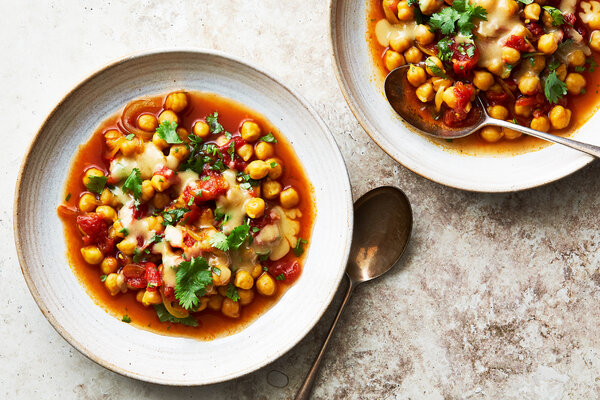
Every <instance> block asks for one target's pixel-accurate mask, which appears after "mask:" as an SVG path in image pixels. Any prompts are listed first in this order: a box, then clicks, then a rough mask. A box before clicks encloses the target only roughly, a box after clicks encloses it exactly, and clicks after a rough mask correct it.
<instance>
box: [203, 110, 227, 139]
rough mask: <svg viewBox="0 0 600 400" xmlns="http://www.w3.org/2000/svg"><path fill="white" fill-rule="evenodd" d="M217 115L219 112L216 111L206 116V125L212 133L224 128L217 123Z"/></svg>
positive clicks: (221, 130)
mask: <svg viewBox="0 0 600 400" xmlns="http://www.w3.org/2000/svg"><path fill="white" fill-rule="evenodd" d="M218 117H219V113H218V112H216V111H215V112H214V113H212V114H210V115H209V116H208V117H206V123H207V124H208V127H209V128H210V132H211V133H213V134H215V135H216V134H218V133H221V132H223V131H224V130H225V129H224V128H223V125H221V124H220V123H219V121H218V120H217V119H218Z"/></svg>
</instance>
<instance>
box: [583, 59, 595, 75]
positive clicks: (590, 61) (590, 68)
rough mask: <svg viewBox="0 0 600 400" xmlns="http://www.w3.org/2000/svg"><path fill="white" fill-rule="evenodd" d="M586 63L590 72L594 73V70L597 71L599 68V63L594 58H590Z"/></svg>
mask: <svg viewBox="0 0 600 400" xmlns="http://www.w3.org/2000/svg"><path fill="white" fill-rule="evenodd" d="M585 63H586V64H588V65H589V67H588V70H589V71H590V72H594V70H595V69H596V67H597V66H598V63H597V62H596V61H595V60H594V59H593V58H588V59H586V60H585Z"/></svg>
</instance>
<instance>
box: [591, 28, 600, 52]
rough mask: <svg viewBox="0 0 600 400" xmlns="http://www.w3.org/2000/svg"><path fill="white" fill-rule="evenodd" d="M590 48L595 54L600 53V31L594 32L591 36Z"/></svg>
mask: <svg viewBox="0 0 600 400" xmlns="http://www.w3.org/2000/svg"><path fill="white" fill-rule="evenodd" d="M590 47H591V48H592V50H594V51H595V52H600V31H593V32H592V33H591V34H590Z"/></svg>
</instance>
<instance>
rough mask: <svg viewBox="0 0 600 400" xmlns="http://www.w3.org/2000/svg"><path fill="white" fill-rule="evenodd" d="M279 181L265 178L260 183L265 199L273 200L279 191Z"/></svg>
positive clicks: (280, 187)
mask: <svg viewBox="0 0 600 400" xmlns="http://www.w3.org/2000/svg"><path fill="white" fill-rule="evenodd" d="M281 189H283V187H282V186H281V183H279V182H277V181H273V180H270V179H269V180H266V181H264V182H263V184H262V195H263V197H264V198H265V199H267V200H273V199H274V198H276V197H277V196H279V194H280V193H281Z"/></svg>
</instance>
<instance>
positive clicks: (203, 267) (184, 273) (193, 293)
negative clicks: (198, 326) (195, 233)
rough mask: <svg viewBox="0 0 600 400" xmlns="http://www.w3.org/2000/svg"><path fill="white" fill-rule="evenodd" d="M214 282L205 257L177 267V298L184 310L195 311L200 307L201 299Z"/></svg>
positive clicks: (184, 262)
mask: <svg viewBox="0 0 600 400" xmlns="http://www.w3.org/2000/svg"><path fill="white" fill-rule="evenodd" d="M212 282H213V281H212V274H211V271H210V270H209V266H208V261H206V259H205V258H204V257H195V258H192V259H191V260H190V261H183V262H181V263H180V264H179V266H178V267H177V273H176V285H175V298H176V299H177V300H179V304H181V306H182V307H183V308H185V309H186V310H193V309H195V308H196V307H198V304H199V302H200V297H202V296H204V294H205V293H206V288H207V286H209V285H211V284H212Z"/></svg>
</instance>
